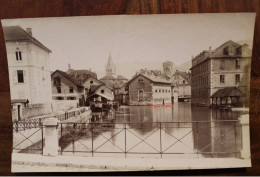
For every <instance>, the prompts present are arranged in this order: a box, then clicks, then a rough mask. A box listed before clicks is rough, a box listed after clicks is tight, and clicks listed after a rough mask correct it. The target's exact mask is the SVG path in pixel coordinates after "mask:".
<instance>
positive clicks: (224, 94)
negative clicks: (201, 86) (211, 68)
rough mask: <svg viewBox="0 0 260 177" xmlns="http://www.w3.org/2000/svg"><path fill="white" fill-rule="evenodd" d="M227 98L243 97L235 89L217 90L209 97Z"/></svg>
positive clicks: (240, 92) (237, 89)
mask: <svg viewBox="0 0 260 177" xmlns="http://www.w3.org/2000/svg"><path fill="white" fill-rule="evenodd" d="M229 96H244V94H243V93H242V91H240V90H239V88H237V87H226V88H223V89H219V90H217V91H216V92H215V93H214V94H213V95H212V96H211V98H223V97H229Z"/></svg>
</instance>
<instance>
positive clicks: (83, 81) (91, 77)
mask: <svg viewBox="0 0 260 177" xmlns="http://www.w3.org/2000/svg"><path fill="white" fill-rule="evenodd" d="M89 79H93V80H95V81H97V82H99V83H100V84H104V82H102V81H101V80H99V79H97V78H95V77H93V76H89V77H88V78H86V79H83V80H82V84H84V83H85V82H86V81H87V80H89Z"/></svg>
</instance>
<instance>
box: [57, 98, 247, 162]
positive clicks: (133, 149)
mask: <svg viewBox="0 0 260 177" xmlns="http://www.w3.org/2000/svg"><path fill="white" fill-rule="evenodd" d="M241 114H242V113H241V112H232V111H226V110H214V109H209V108H206V107H200V106H191V105H190V103H189V102H179V103H176V104H174V106H173V107H147V106H121V107H120V108H119V110H118V111H115V112H112V113H110V114H108V115H107V116H105V117H103V119H102V120H99V123H94V124H92V126H91V125H87V126H86V127H83V128H82V127H80V125H78V126H79V127H80V128H79V127H78V128H76V129H75V127H74V129H69V128H67V130H63V132H64V131H67V132H68V134H67V138H66V139H67V141H66V142H67V143H64V142H65V141H60V146H61V149H62V154H74V155H83V156H91V155H92V152H91V149H92V148H93V151H94V152H93V156H110V157H125V156H126V157H153V158H161V157H162V158H175V157H178V158H189V157H190V158H192V157H195V158H210V157H239V156H240V153H239V151H240V150H241V126H240V125H239V123H238V121H237V120H238V118H239V117H240V115H241ZM101 122H102V123H101ZM91 132H93V134H92V133H91ZM63 139H64V140H65V137H64V138H63ZM68 140H69V142H70V143H68ZM65 144H66V145H65Z"/></svg>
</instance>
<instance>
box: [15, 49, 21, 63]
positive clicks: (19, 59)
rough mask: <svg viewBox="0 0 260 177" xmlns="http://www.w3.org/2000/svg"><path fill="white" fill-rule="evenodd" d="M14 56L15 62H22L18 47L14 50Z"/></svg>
mask: <svg viewBox="0 0 260 177" xmlns="http://www.w3.org/2000/svg"><path fill="white" fill-rule="evenodd" d="M15 56H16V61H21V60H22V52H21V51H20V50H19V48H18V47H17V48H16V51H15Z"/></svg>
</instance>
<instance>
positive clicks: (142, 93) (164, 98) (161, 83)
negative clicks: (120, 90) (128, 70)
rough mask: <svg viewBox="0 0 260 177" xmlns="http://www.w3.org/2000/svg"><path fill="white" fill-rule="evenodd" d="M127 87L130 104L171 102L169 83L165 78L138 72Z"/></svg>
mask: <svg viewBox="0 0 260 177" xmlns="http://www.w3.org/2000/svg"><path fill="white" fill-rule="evenodd" d="M127 87H128V88H127V90H128V94H129V104H130V105H147V104H152V105H155V104H160V105H163V104H171V83H170V82H169V81H167V80H166V79H165V78H162V77H155V76H153V75H144V74H142V73H139V74H137V75H136V76H134V77H133V78H132V79H131V80H130V81H129V82H128V83H127Z"/></svg>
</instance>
